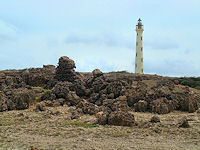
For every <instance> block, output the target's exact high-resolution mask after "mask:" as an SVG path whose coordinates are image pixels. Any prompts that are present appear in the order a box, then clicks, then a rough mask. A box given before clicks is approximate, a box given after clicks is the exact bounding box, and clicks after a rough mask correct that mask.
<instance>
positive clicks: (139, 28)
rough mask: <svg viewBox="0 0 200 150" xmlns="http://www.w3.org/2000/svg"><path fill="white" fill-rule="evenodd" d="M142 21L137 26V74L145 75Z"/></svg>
mask: <svg viewBox="0 0 200 150" xmlns="http://www.w3.org/2000/svg"><path fill="white" fill-rule="evenodd" d="M141 21H142V20H141V19H140V18H139V20H138V24H137V25H136V32H137V40H136V56H135V73H137V74H144V62H143V31H144V28H143V25H142V22H141Z"/></svg>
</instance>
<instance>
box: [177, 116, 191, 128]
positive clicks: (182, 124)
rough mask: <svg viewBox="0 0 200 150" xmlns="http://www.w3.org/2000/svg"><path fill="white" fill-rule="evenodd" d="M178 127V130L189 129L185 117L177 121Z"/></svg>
mask: <svg viewBox="0 0 200 150" xmlns="http://www.w3.org/2000/svg"><path fill="white" fill-rule="evenodd" d="M178 127H179V128H189V127H190V125H189V123H188V120H187V117H185V116H184V117H182V118H181V119H179V120H178Z"/></svg>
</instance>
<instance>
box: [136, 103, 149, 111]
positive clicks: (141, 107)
mask: <svg viewBox="0 0 200 150" xmlns="http://www.w3.org/2000/svg"><path fill="white" fill-rule="evenodd" d="M134 109H135V111H139V112H145V111H146V110H147V102H146V101H144V100H140V101H139V102H137V103H135V104H134Z"/></svg>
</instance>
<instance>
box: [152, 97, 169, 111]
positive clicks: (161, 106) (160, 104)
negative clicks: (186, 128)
mask: <svg viewBox="0 0 200 150" xmlns="http://www.w3.org/2000/svg"><path fill="white" fill-rule="evenodd" d="M165 101H167V99H165V98H161V99H157V100H154V101H152V102H151V103H150V107H151V111H152V112H154V113H158V114H167V113H169V112H170V111H169V109H168V105H167V104H166V103H165Z"/></svg>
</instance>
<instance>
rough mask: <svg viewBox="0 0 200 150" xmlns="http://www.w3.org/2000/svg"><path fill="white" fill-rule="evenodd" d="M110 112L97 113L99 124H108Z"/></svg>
mask: <svg viewBox="0 0 200 150" xmlns="http://www.w3.org/2000/svg"><path fill="white" fill-rule="evenodd" d="M108 115H109V114H108V113H107V112H103V111H101V112H98V113H97V114H96V117H97V122H98V124H101V125H106V124H108Z"/></svg>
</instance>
